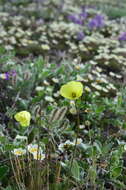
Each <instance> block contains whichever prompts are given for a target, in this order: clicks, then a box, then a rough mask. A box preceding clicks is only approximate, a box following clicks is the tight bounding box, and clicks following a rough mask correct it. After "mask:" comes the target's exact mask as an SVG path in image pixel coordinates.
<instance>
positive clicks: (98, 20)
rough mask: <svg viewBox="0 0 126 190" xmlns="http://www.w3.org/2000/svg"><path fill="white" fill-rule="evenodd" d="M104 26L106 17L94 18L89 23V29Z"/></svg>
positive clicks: (97, 16) (98, 16)
mask: <svg viewBox="0 0 126 190" xmlns="http://www.w3.org/2000/svg"><path fill="white" fill-rule="evenodd" d="M103 26H104V17H103V16H102V15H96V16H95V17H94V18H92V19H91V20H90V21H89V23H88V27H89V28H90V29H93V28H101V27H103Z"/></svg>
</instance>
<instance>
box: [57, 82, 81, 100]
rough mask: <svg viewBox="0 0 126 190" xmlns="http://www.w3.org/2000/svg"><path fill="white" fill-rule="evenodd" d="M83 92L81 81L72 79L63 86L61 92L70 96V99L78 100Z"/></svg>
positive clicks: (67, 96)
mask: <svg viewBox="0 0 126 190" xmlns="http://www.w3.org/2000/svg"><path fill="white" fill-rule="evenodd" d="M82 93H83V85H82V83H81V82H76V81H71V82H68V83H67V84H65V85H63V86H61V89H60V94H61V96H63V97H65V98H68V99H70V100H76V99H78V98H79V97H80V96H82Z"/></svg>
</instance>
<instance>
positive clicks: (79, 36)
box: [77, 31, 85, 40]
mask: <svg viewBox="0 0 126 190" xmlns="http://www.w3.org/2000/svg"><path fill="white" fill-rule="evenodd" d="M84 37H85V34H84V33H83V32H82V31H80V32H78V33H77V40H83V39H84Z"/></svg>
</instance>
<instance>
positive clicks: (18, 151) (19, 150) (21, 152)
mask: <svg viewBox="0 0 126 190" xmlns="http://www.w3.org/2000/svg"><path fill="white" fill-rule="evenodd" d="M12 153H13V154H14V155H16V156H22V155H24V154H26V150H25V149H22V148H15V149H14V150H13V151H12Z"/></svg>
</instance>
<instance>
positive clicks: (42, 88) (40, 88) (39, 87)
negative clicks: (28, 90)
mask: <svg viewBox="0 0 126 190" xmlns="http://www.w3.org/2000/svg"><path fill="white" fill-rule="evenodd" d="M35 90H36V91H43V90H44V87H43V86H37V87H36V89H35Z"/></svg>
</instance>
